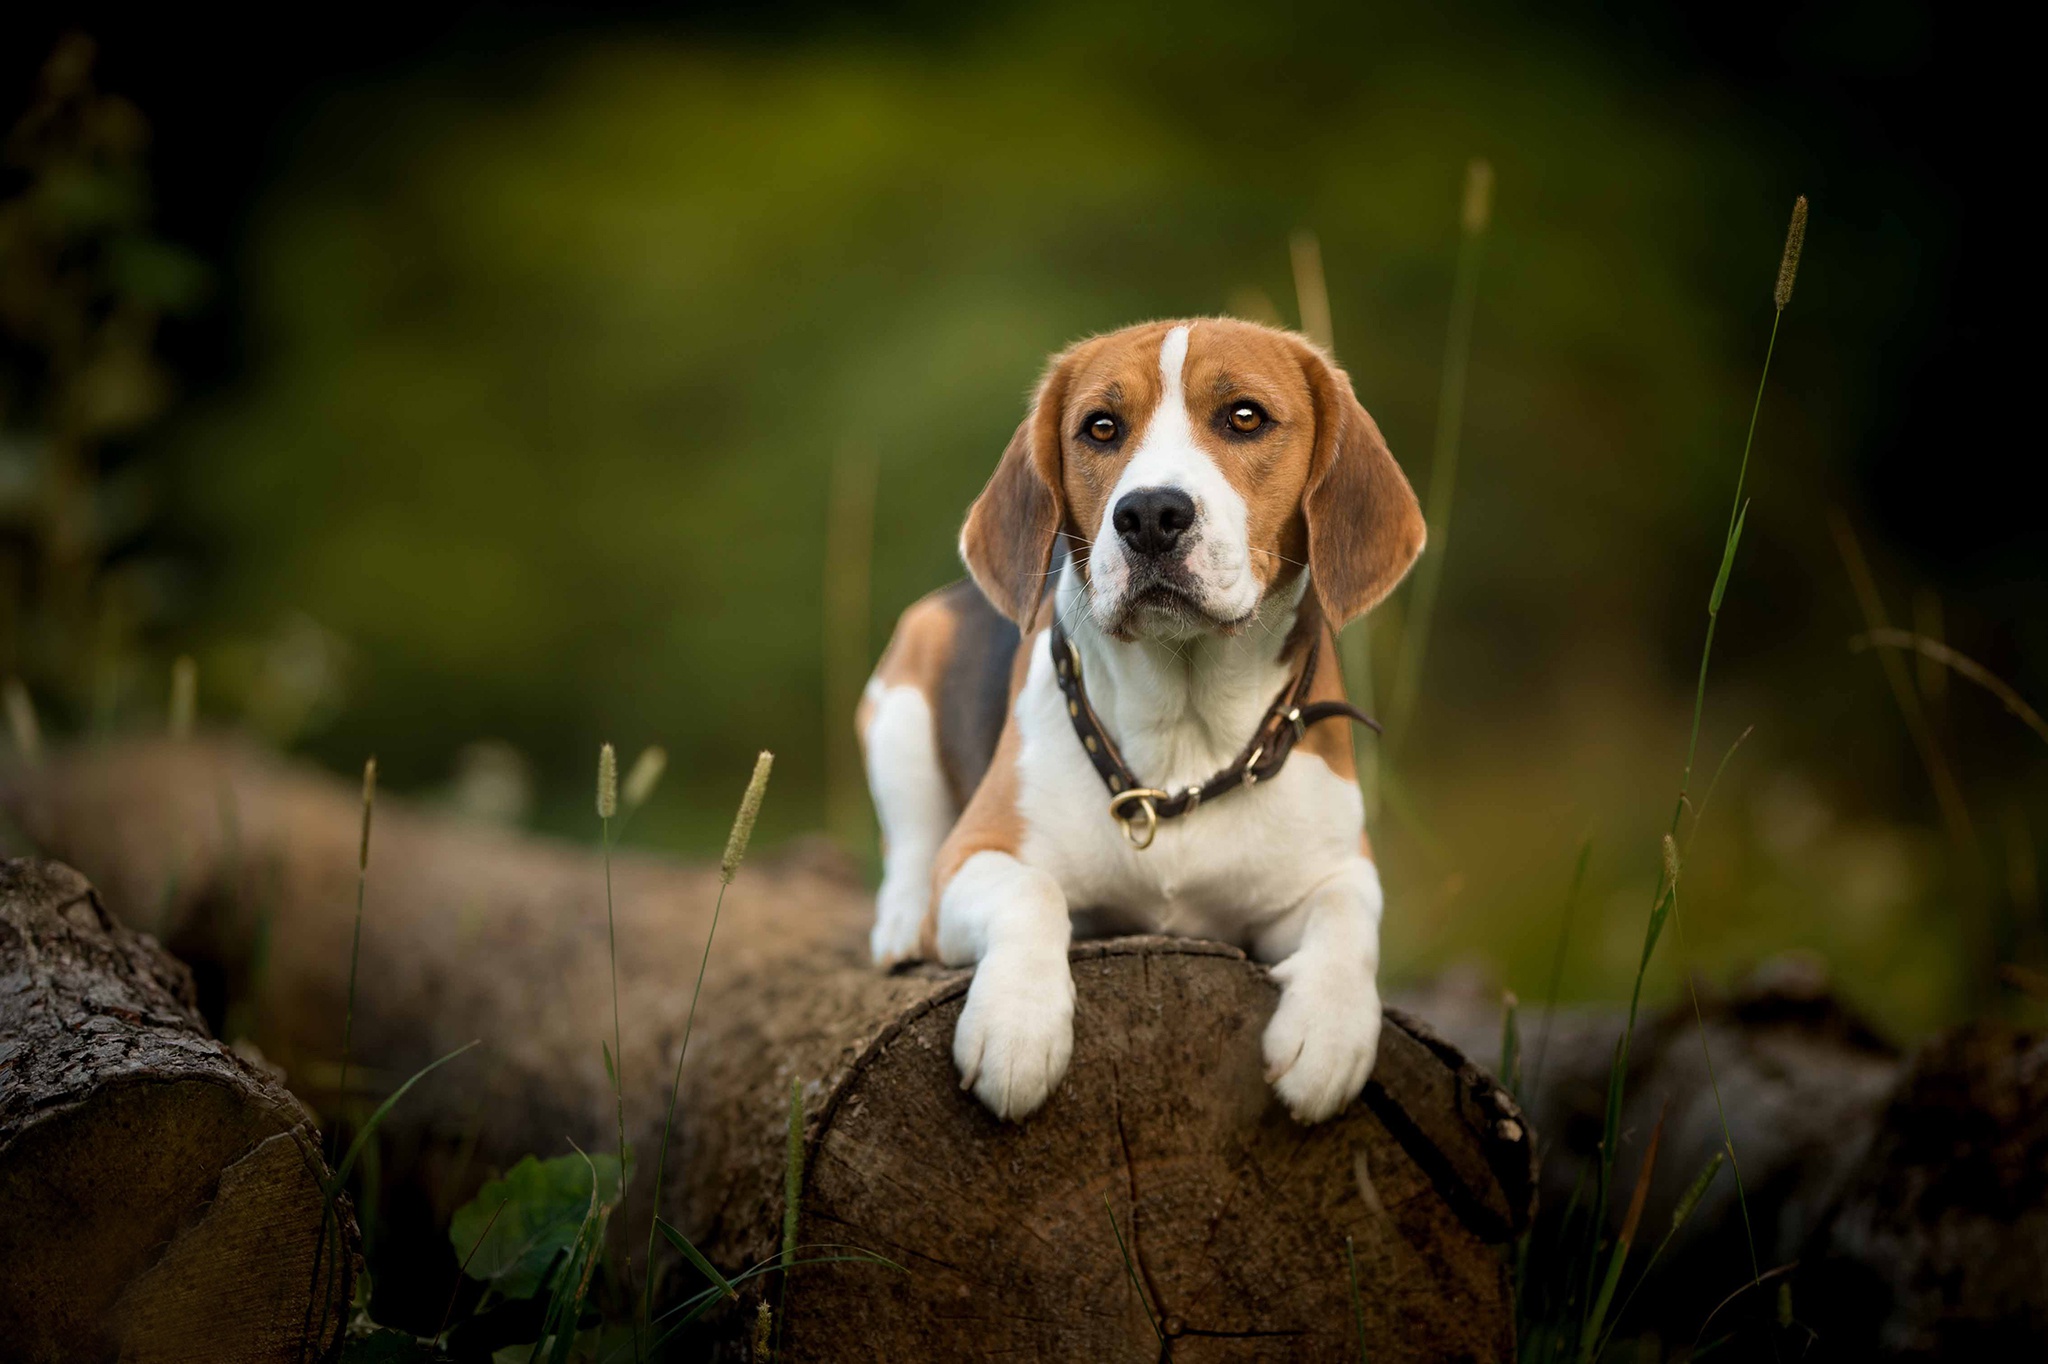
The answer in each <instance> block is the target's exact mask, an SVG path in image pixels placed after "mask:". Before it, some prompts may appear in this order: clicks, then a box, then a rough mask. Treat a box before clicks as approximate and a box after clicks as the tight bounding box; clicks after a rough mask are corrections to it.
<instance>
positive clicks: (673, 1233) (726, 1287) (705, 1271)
mask: <svg viewBox="0 0 2048 1364" xmlns="http://www.w3.org/2000/svg"><path fill="white" fill-rule="evenodd" d="M655 1225H656V1226H657V1227H659V1228H661V1234H662V1235H663V1236H666V1237H667V1238H668V1243H669V1244H670V1245H672V1246H674V1247H675V1248H676V1249H677V1250H680V1251H681V1252H683V1258H684V1259H686V1260H688V1261H689V1262H690V1263H691V1264H693V1265H695V1266H697V1272H698V1273H699V1274H702V1275H703V1276H704V1277H705V1278H707V1279H709V1280H711V1282H712V1283H713V1284H715V1285H717V1287H718V1291H719V1292H720V1293H722V1294H724V1295H725V1296H726V1297H729V1298H737V1297H738V1296H739V1290H737V1289H735V1288H734V1287H733V1286H732V1283H731V1281H730V1280H728V1279H727V1278H726V1277H725V1275H723V1274H721V1273H719V1272H718V1266H716V1265H714V1264H712V1263H711V1261H709V1260H707V1259H705V1258H704V1252H703V1251H701V1250H699V1249H697V1247H695V1246H694V1245H691V1244H690V1238H689V1237H687V1236H685V1235H683V1234H682V1233H681V1232H679V1231H677V1230H676V1229H675V1228H674V1227H672V1226H670V1225H669V1224H668V1223H667V1222H665V1221H663V1220H661V1219H660V1218H656V1219H655ZM785 1263H787V1262H786V1261H785Z"/></svg>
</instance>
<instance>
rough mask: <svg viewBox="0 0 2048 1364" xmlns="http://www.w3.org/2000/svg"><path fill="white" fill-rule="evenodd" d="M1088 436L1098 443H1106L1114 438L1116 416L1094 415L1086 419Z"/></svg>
mask: <svg viewBox="0 0 2048 1364" xmlns="http://www.w3.org/2000/svg"><path fill="white" fill-rule="evenodd" d="M1088 438H1089V439H1090V440H1092V441H1095V442H1096V443H1097V444H1100V445H1107V444H1109V443H1110V442H1111V441H1113V440H1115V439H1116V418H1114V417H1105V416H1100V415H1098V416H1094V417H1090V418H1089V419H1088Z"/></svg>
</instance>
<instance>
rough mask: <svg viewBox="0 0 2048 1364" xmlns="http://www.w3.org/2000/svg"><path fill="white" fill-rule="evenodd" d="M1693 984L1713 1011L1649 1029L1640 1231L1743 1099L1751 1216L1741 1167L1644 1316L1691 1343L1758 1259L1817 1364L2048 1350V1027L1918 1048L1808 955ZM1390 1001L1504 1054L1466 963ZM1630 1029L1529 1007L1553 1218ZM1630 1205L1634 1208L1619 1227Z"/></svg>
mask: <svg viewBox="0 0 2048 1364" xmlns="http://www.w3.org/2000/svg"><path fill="white" fill-rule="evenodd" d="M1697 988H1698V989H1699V990H1700V993H1701V1012H1700V1014H1699V1015H1698V1016H1695V1014H1694V1011H1693V1006H1692V1004H1691V1002H1690V999H1689V998H1685V999H1681V1000H1679V1001H1677V1002H1675V1003H1673V1004H1672V1005H1670V1006H1667V1007H1663V1008H1659V1009H1654V1010H1650V1011H1647V1012H1646V1013H1645V1015H1644V1017H1643V1019H1642V1021H1641V1023H1640V1024H1639V1025H1638V1028H1637V1033H1636V1040H1635V1045H1634V1047H1633V1049H1632V1051H1631V1057H1630V1065H1629V1073H1628V1088H1627V1099H1626V1103H1625V1106H1624V1110H1623V1114H1622V1145H1623V1150H1622V1153H1621V1157H1620V1160H1619V1162H1618V1166H1619V1170H1620V1178H1621V1179H1622V1180H1623V1181H1624V1187H1627V1186H1628V1182H1629V1181H1632V1180H1633V1179H1634V1171H1635V1169H1636V1163H1637V1161H1639V1160H1640V1159H1641V1155H1642V1151H1643V1148H1644V1145H1645V1144H1646V1142H1647V1140H1648V1138H1649V1134H1650V1131H1651V1129H1652V1127H1653V1126H1655V1125H1656V1123H1657V1122H1658V1121H1659V1119H1660V1117H1661V1118H1662V1120H1663V1122H1664V1135H1663V1139H1662V1144H1661V1148H1660V1149H1661V1154H1660V1156H1659V1159H1658V1164H1657V1168H1656V1173H1655V1177H1654V1179H1653V1181H1652V1185H1651V1192H1650V1197H1649V1201H1648V1204H1647V1207H1646V1211H1645V1218H1644V1225H1647V1226H1652V1227H1664V1226H1668V1225H1669V1218H1670V1215H1671V1210H1672V1208H1673V1206H1674V1205H1675V1204H1676V1202H1677V1201H1678V1199H1679V1197H1680V1195H1681V1193H1682V1192H1683V1190H1684V1189H1685V1187H1686V1185H1687V1184H1688V1183H1690V1182H1691V1181H1692V1179H1693V1178H1694V1177H1695V1176H1696V1175H1697V1174H1698V1172H1699V1171H1700V1169H1701V1168H1702V1167H1703V1166H1704V1165H1705V1164H1706V1162H1707V1161H1708V1160H1709V1159H1710V1158H1711V1157H1712V1156H1713V1154H1714V1152H1716V1151H1717V1150H1720V1149H1722V1146H1723V1142H1724V1134H1723V1128H1722V1114H1723V1112H1724V1111H1725V1113H1726V1115H1727V1132H1728V1134H1729V1135H1730V1136H1732V1138H1733V1141H1734V1145H1735V1150H1736V1152H1737V1155H1738V1157H1739V1159H1740V1162H1741V1169H1742V1177H1743V1182H1744V1187H1745V1189H1746V1193H1747V1203H1748V1216H1747V1218H1746V1219H1745V1217H1744V1215H1743V1209H1742V1207H1741V1206H1740V1204H1739V1203H1738V1201H1737V1198H1736V1187H1735V1180H1734V1178H1733V1177H1732V1176H1731V1174H1730V1173H1729V1171H1727V1170H1725V1169H1724V1170H1723V1171H1722V1173H1721V1176H1720V1177H1719V1178H1718V1179H1717V1180H1716V1181H1715V1184H1714V1186H1713V1188H1712V1190H1711V1191H1710V1192H1709V1194H1708V1196H1707V1197H1706V1198H1705V1199H1704V1200H1703V1201H1702V1202H1701V1204H1700V1207H1699V1210H1698V1211H1697V1212H1696V1213H1695V1214H1694V1215H1693V1217H1692V1219H1691V1220H1690V1221H1689V1222H1688V1223H1687V1225H1686V1228H1685V1230H1684V1231H1683V1232H1682V1233H1681V1234H1680V1235H1679V1236H1678V1237H1676V1238H1675V1239H1674V1241H1673V1244H1672V1246H1671V1249H1670V1250H1669V1252H1667V1256H1666V1258H1665V1260H1664V1262H1663V1263H1664V1265H1665V1268H1664V1269H1663V1270H1662V1271H1661V1272H1660V1273H1659V1274H1658V1275H1657V1276H1656V1278H1655V1279H1653V1280H1652V1281H1651V1282H1650V1283H1649V1284H1648V1285H1647V1286H1646V1291H1645V1292H1644V1293H1643V1294H1642V1295H1640V1297H1639V1298H1638V1300H1637V1310H1636V1312H1635V1323H1636V1325H1638V1326H1644V1327H1650V1326H1654V1327H1655V1328H1657V1329H1658V1330H1660V1331H1661V1332H1662V1333H1664V1334H1666V1335H1667V1337H1670V1343H1677V1344H1689V1343H1690V1342H1691V1341H1692V1339H1693V1335H1694V1332H1695V1331H1696V1330H1697V1328H1698V1326H1699V1324H1700V1323H1701V1322H1702V1321H1703V1320H1705V1319H1706V1318H1707V1317H1708V1316H1709V1314H1710V1313H1712V1312H1713V1311H1714V1309H1715V1307H1716V1306H1717V1305H1718V1304H1720V1303H1721V1302H1722V1301H1723V1299H1725V1298H1726V1297H1727V1295H1728V1294H1729V1293H1731V1292H1733V1291H1734V1290H1736V1289H1737V1288H1739V1287H1741V1285H1742V1284H1743V1283H1744V1282H1745V1281H1747V1280H1748V1279H1749V1277H1750V1273H1751V1266H1752V1263H1755V1264H1756V1265H1757V1266H1758V1267H1760V1268H1762V1269H1764V1270H1767V1271H1768V1270H1780V1271H1781V1274H1782V1275H1783V1276H1784V1277H1785V1278H1787V1279H1788V1280H1789V1282H1790V1283H1791V1284H1792V1287H1793V1290H1794V1291H1793V1294H1792V1299H1793V1301H1794V1302H1795V1303H1796V1304H1797V1313H1798V1317H1799V1319H1800V1321H1801V1322H1802V1323H1803V1324H1804V1325H1805V1326H1806V1327H1808V1328H1810V1329H1811V1330H1812V1331H1813V1332H1814V1333H1815V1336H1814V1340H1813V1342H1812V1349H1811V1351H1810V1355H1809V1357H1811V1358H1814V1359H1827V1360H1834V1359H1841V1360H1863V1359H1916V1360H1917V1359H1928V1360H1933V1359H1951V1358H1955V1359H1967V1358H1975V1359H2017V1358H2031V1357H2035V1356H2038V1355H2039V1354H2040V1353H2041V1350H2042V1346H2043V1345H2044V1344H2048V1269H2044V1266H2048V1036H2043V1035H2042V1034H2040V1033H2026V1032H2021V1031H2016V1030H2014V1029H2012V1028H2010V1027H2007V1026H2005V1025H2002V1024H1998V1023H1992V1022H1985V1023H1976V1024H1970V1025H1966V1026H1964V1027H1961V1028H1958V1029H1954V1030H1951V1031H1949V1032H1947V1033H1944V1034H1941V1035H1939V1036H1936V1037H1934V1038H1931V1039H1927V1040H1925V1041H1924V1042H1923V1043H1922V1044H1921V1045H1920V1046H1918V1047H1917V1048H1915V1049H1913V1050H1912V1051H1911V1052H1907V1051H1904V1050H1902V1049H1901V1048H1899V1047H1897V1046H1895V1045H1893V1044H1892V1043H1890V1042H1889V1041H1887V1040H1886V1039H1884V1038H1883V1037H1881V1036H1880V1035H1879V1034H1878V1033H1877V1032H1876V1031H1875V1030H1874V1029H1873V1028H1871V1027H1870V1025H1869V1024H1867V1023H1866V1022H1864V1021H1863V1020H1862V1019H1861V1018H1860V1017H1859V1016H1858V1015H1857V1014H1856V1013H1855V1011H1854V1010H1852V1009H1850V1008H1849V1007H1847V1006H1846V1005H1844V1004H1843V1003H1842V1002H1841V1001H1840V1000H1839V999H1837V998H1836V997H1835V995H1834V993H1833V992H1832V991H1831V989H1830V988H1829V982H1828V979H1827V975H1826V972H1825V969H1824V968H1823V967H1822V966H1821V964H1820V963H1819V962H1818V961H1816V960H1814V959H1813V958H1810V957H1805V956H1798V955H1792V956H1785V957H1780V958H1775V959H1772V960H1770V961H1767V962H1764V963H1762V964H1761V965H1760V966H1758V967H1757V968H1756V969H1755V970H1754V971H1752V972H1751V973H1750V974H1748V975H1747V976H1746V977H1744V978H1743V979H1741V980H1739V981H1737V982H1736V983H1735V985H1734V986H1733V987H1732V988H1731V989H1729V990H1727V991H1719V990H1715V989H1712V988H1710V987H1708V986H1706V985H1705V984H1704V983H1701V984H1698V985H1697ZM1395 998H1396V999H1397V1000H1398V1001H1399V1002H1400V1003H1402V1004H1403V1005H1404V1006H1405V1007H1407V1008H1410V1009H1415V1010H1418V1011H1420V1012H1422V1013H1423V1014H1424V1015H1425V1016H1426V1017H1428V1018H1429V1019H1430V1020H1431V1022H1432V1023H1433V1024H1435V1025H1436V1026H1438V1027H1440V1028H1441V1029H1442V1030H1443V1031H1444V1032H1445V1033H1446V1034H1447V1035H1448V1036H1450V1037H1451V1038H1452V1039H1453V1040H1454V1041H1459V1042H1463V1043H1464V1044H1465V1045H1467V1046H1469V1047H1472V1048H1474V1049H1475V1051H1476V1050H1477V1049H1478V1048H1480V1047H1482V1046H1485V1045H1487V1044H1488V1043H1489V1042H1492V1043H1493V1044H1494V1045H1496V1046H1497V1045H1498V1043H1497V1039H1498V1037H1499V1035H1500V1026H1501V1023H1500V1008H1501V1006H1500V997H1499V995H1498V993H1497V992H1495V991H1492V990H1488V989H1484V988H1480V987H1478V985H1477V983H1476V982H1475V981H1474V980H1473V979H1472V978H1471V977H1469V976H1465V977H1450V978H1445V979H1440V980H1438V981H1436V982H1433V983H1432V984H1431V985H1430V986H1429V987H1428V988H1426V989H1419V990H1413V991H1408V992H1402V993H1397V995H1396V996H1395ZM1623 1022H1624V1015H1623V1011H1622V1010H1621V1009H1619V1008H1617V1007H1611V1006H1604V1007H1578V1008H1568V1009H1561V1010H1558V1011H1557V1012H1556V1014H1555V1016H1554V1017H1548V1018H1546V1017H1545V1016H1544V1014H1543V1012H1542V1011H1541V1010H1524V1011H1523V1013H1522V1019H1521V1026H1522V1031H1523V1042H1524V1047H1525V1051H1524V1059H1523V1082H1522V1091H1521V1092H1522V1095H1523V1098H1524V1100H1525V1101H1526V1103H1527V1105H1528V1112H1529V1117H1530V1119H1531V1121H1532V1123H1533V1124H1534V1126H1535V1128H1536V1130H1537V1131H1538V1132H1539V1133H1541V1134H1543V1135H1542V1144H1543V1148H1544V1149H1543V1151H1542V1157H1543V1159H1542V1203H1543V1206H1544V1208H1545V1209H1546V1215H1548V1216H1553V1217H1554V1216H1555V1215H1556V1214H1557V1212H1558V1211H1559V1210H1561V1209H1563V1208H1564V1207H1565V1206H1566V1205H1567V1204H1568V1203H1569V1202H1570V1199H1571V1194H1572V1191H1573V1186H1574V1183H1575V1182H1576V1181H1577V1180H1578V1179H1579V1177H1580V1174H1581V1172H1582V1171H1584V1170H1586V1169H1588V1168H1589V1167H1590V1166H1591V1165H1592V1164H1593V1163H1594V1162H1596V1161H1597V1160H1598V1146H1599V1141H1600V1137H1601V1129H1602V1116H1603V1111H1604V1106H1605V1102H1606V1088H1607V1076H1608V1070H1609V1066H1610V1063H1611V1061H1612V1058H1613V1055H1614V1045H1615V1041H1616V1039H1617V1038H1618V1037H1619V1036H1620V1034H1621V1030H1622V1025H1623ZM1702 1034H1704V1036H1703V1035H1702ZM1546 1039H1547V1040H1546ZM1709 1055H1711V1056H1712V1059H1713V1067H1712V1074H1711V1075H1710V1074H1709V1071H1708V1065H1707V1057H1708V1056H1709ZM1539 1056H1540V1057H1542V1064H1541V1067H1540V1069H1539V1067H1538V1064H1537V1058H1538V1057H1539ZM1717 1091H1718V1093H1717ZM1622 1216H1623V1209H1622V1200H1621V1199H1616V1200H1615V1201H1614V1206H1613V1207H1611V1208H1610V1219H1611V1222H1612V1223H1613V1224H1614V1225H1616V1226H1618V1224H1619V1221H1620V1219H1621V1217H1622ZM1752 1230H1753V1234H1754V1237H1755V1246H1756V1256H1757V1259H1756V1261H1754V1262H1753V1261H1752V1260H1751V1254H1750V1244H1749V1241H1750V1236H1751V1234H1752ZM1538 1235H1539V1239H1541V1236H1542V1233H1541V1232H1539V1234H1538ZM1785 1267H1789V1268H1785ZM1767 1287H1768V1286H1767ZM1760 1296H1761V1295H1760ZM1763 1306H1765V1307H1768V1304H1767V1303H1766V1304H1763ZM1738 1317H1739V1314H1738ZM1721 1320H1722V1326H1723V1329H1726V1328H1727V1326H1728V1324H1729V1318H1727V1317H1726V1316H1724V1317H1723V1318H1722V1319H1721Z"/></svg>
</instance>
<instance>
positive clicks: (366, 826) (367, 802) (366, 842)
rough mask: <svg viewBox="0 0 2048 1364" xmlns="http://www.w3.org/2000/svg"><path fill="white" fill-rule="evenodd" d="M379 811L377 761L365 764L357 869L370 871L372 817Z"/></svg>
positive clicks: (372, 758) (372, 760)
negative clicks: (361, 835)
mask: <svg viewBox="0 0 2048 1364" xmlns="http://www.w3.org/2000/svg"><path fill="white" fill-rule="evenodd" d="M376 809H377V759H376V758H375V757H374V756H373V757H371V758H370V759H369V761H367V762H365V763H364V764H363V845H362V847H361V849H360V850H359V851H358V852H357V854H356V869H357V870H358V871H368V870H369V869H370V816H371V815H372V814H373V813H374V812H375V811H376Z"/></svg>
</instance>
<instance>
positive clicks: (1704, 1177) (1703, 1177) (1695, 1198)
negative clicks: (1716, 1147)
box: [1671, 1151, 1728, 1232]
mask: <svg viewBox="0 0 2048 1364" xmlns="http://www.w3.org/2000/svg"><path fill="white" fill-rule="evenodd" d="M1727 1159H1728V1153H1727V1152H1726V1151H1716V1152H1714V1158H1713V1159H1712V1160H1709V1161H1708V1162H1707V1163H1706V1166H1705V1167H1704V1168H1703V1169H1701V1171H1700V1172H1699V1174H1697V1175H1695V1176H1694V1177H1693V1181H1692V1184H1691V1186H1690V1187H1688V1188H1687V1189H1686V1191H1685V1196H1684V1197H1683V1198H1681V1199H1679V1200H1678V1206H1677V1207H1675V1208H1673V1209H1672V1210H1671V1230H1672V1231H1674V1232H1675V1231H1677V1230H1678V1229H1679V1228H1680V1227H1682V1226H1684V1225H1685V1223H1686V1219H1687V1218H1689V1217H1691V1216H1692V1214H1693V1209H1695V1208H1697V1207H1699V1205H1700V1200H1701V1199H1702V1198H1705V1197H1706V1196H1707V1186H1708V1185H1710V1184H1712V1183H1713V1182H1714V1176H1715V1175H1718V1174H1720V1173H1721V1165H1722V1162H1724V1161H1726V1160H1727Z"/></svg>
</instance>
